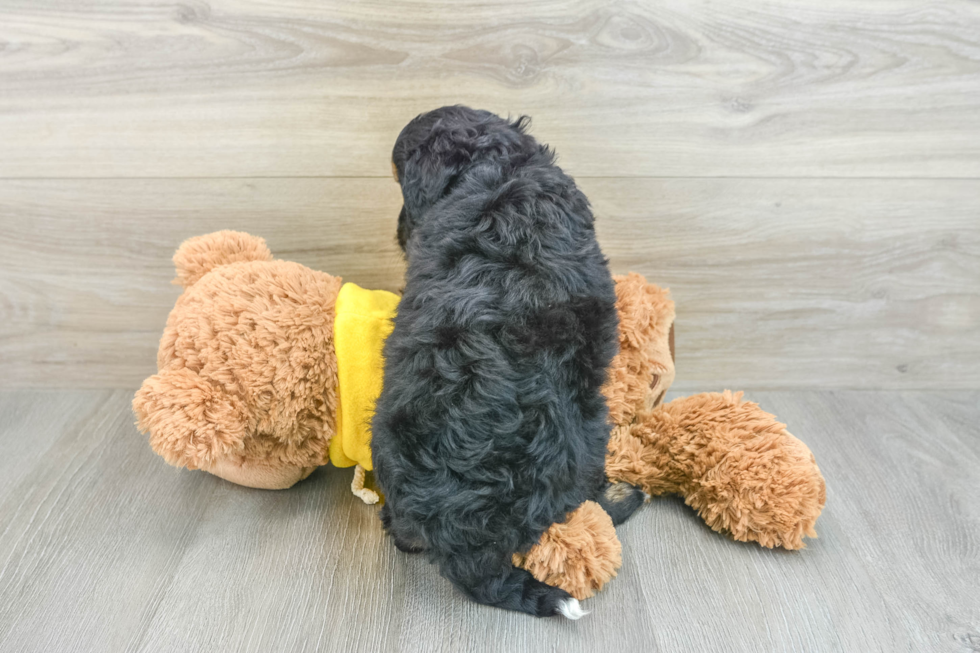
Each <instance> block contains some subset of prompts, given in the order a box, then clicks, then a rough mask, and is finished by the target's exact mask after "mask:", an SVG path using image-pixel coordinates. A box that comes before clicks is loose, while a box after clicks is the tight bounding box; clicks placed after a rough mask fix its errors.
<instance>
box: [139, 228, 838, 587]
mask: <svg viewBox="0 0 980 653" xmlns="http://www.w3.org/2000/svg"><path fill="white" fill-rule="evenodd" d="M174 263H175V265H176V267H177V279H176V280H175V282H176V283H180V284H181V285H183V286H184V292H183V294H182V295H181V296H180V298H178V300H177V303H176V305H175V307H174V309H173V311H171V313H170V316H169V318H168V320H167V326H166V328H165V330H164V334H163V338H162V339H161V341H160V349H159V352H158V355H157V365H158V369H159V371H158V373H157V374H155V375H153V376H151V377H149V378H148V379H146V381H144V382H143V385H142V387H141V388H140V389H139V391H138V392H137V393H136V397H135V398H134V400H133V409H134V412H135V413H136V416H137V424H138V426H139V428H140V430H141V431H143V432H148V433H149V434H150V445H151V446H152V448H153V450H154V451H156V452H157V453H158V454H160V455H161V456H163V457H164V459H165V460H166V461H167V462H168V463H170V464H172V465H176V466H183V467H187V468H189V469H202V470H205V471H207V472H210V473H212V474H214V475H216V476H219V477H221V478H224V479H226V480H228V481H231V482H233V483H237V484H240V485H246V486H249V487H256V488H267V489H282V488H288V487H290V486H291V485H293V484H295V483H296V482H298V481H300V480H302V479H304V478H306V477H307V476H309V475H310V474H311V473H312V472H313V470H314V469H316V468H317V467H319V466H322V465H325V464H327V462H328V461H329V462H332V463H333V464H334V465H335V466H352V467H355V474H354V481H353V483H352V490H353V491H354V493H355V494H357V495H358V496H359V497H360V498H361V499H362V500H364V501H365V502H367V503H373V502H376V501H377V500H378V495H377V494H376V493H374V492H373V491H372V490H370V489H369V488H367V487H365V485H364V481H365V473H366V472H367V471H369V470H370V469H371V461H370V430H369V428H368V426H369V423H370V414H371V410H372V408H373V402H374V400H375V399H376V398H377V396H378V393H379V392H380V389H381V386H380V379H381V365H382V361H381V346H382V345H383V342H384V338H385V337H386V336H387V335H388V333H389V332H390V322H391V319H390V318H391V317H392V316H393V315H394V311H395V308H396V306H397V301H398V297H397V296H396V295H394V294H392V293H387V292H385V291H368V290H364V289H361V288H359V287H357V286H355V285H354V284H342V283H341V280H340V279H339V278H337V277H333V276H331V275H328V274H325V273H322V272H317V271H314V270H311V269H309V268H306V267H304V266H302V265H299V264H297V263H292V262H288V261H279V260H274V259H273V258H272V255H271V253H270V252H269V249H268V248H267V247H266V245H265V241H264V240H262V239H261V238H256V237H254V236H250V235H248V234H244V233H240V232H232V231H222V232H217V233H213V234H208V235H205V236H200V237H197V238H192V239H190V240H188V241H186V242H185V243H183V244H182V245H181V246H180V248H179V249H178V250H177V252H176V254H175V255H174ZM616 294H617V308H618V310H619V319H620V325H619V330H620V352H619V354H617V356H616V357H615V358H614V359H613V362H612V365H611V367H610V370H609V376H608V380H607V383H606V385H605V388H604V393H605V395H606V398H607V400H608V402H609V413H610V420H611V422H612V423H613V432H612V436H611V438H610V443H609V453H608V456H607V459H606V472H607V476H608V477H609V479H610V480H611V481H613V485H612V486H611V487H610V488H609V490H607V492H608V493H609V494H608V495H607V497H606V498H607V499H610V500H612V501H615V500H616V499H617V498H618V495H621V496H622V497H623V498H626V497H628V496H629V495H630V494H631V493H629V492H619V488H625V487H626V486H624V485H619V484H623V483H626V484H630V485H634V486H639V487H641V488H642V489H643V490H644V491H645V492H646V493H647V494H650V495H659V494H666V493H676V494H681V495H682V496H684V497H685V500H686V502H687V503H688V504H689V505H691V506H692V507H694V508H695V509H696V510H697V511H698V512H699V514H700V515H701V516H702V517H703V518H704V519H705V521H706V522H707V523H708V525H709V526H710V527H711V528H713V529H715V530H717V531H720V532H723V533H727V534H729V535H730V536H732V537H733V538H734V539H736V540H742V541H756V542H759V543H760V544H762V545H763V546H767V547H772V546H782V547H784V548H787V549H797V548H802V547H803V546H804V544H803V541H802V538H803V536H804V535H807V536H810V537H814V536H815V535H816V533H815V531H814V528H813V527H814V524H815V522H816V519H817V517H818V516H819V514H820V511H821V510H822V508H823V505H824V500H825V492H824V481H823V478H822V476H821V475H820V471H819V469H818V468H817V466H816V463H815V462H814V459H813V456H812V455H811V454H810V451H809V450H808V449H807V448H806V446H805V445H804V444H803V443H802V442H800V441H799V440H797V439H796V438H794V437H793V436H792V435H790V434H789V433H788V432H787V431H786V430H785V426H784V425H783V424H780V423H778V422H777V421H776V420H775V419H774V418H773V416H772V415H769V414H767V413H765V412H763V411H761V410H760V409H759V408H758V406H757V405H756V404H753V403H750V402H745V401H742V399H741V393H736V394H732V393H729V392H727V391H726V392H725V393H724V394H702V395H695V396H692V397H685V398H681V399H676V400H674V401H672V402H670V403H668V404H662V403H661V402H662V400H663V398H664V394H665V393H666V391H667V389H668V388H669V386H670V384H671V383H672V381H673V378H674V363H673V320H674V307H673V302H671V300H670V298H669V295H668V293H667V291H665V290H662V289H660V288H658V287H657V286H654V285H653V284H649V283H647V282H646V280H645V279H643V277H641V276H640V275H637V274H630V275H628V276H625V277H616ZM514 562H515V564H517V565H520V566H522V567H524V568H526V569H528V570H529V571H530V572H531V573H532V574H534V575H535V577H537V578H539V579H540V580H543V581H545V582H547V583H549V584H553V585H557V586H560V587H562V588H563V589H565V590H567V591H568V592H569V593H570V594H572V596H574V597H576V598H579V599H582V598H586V597H588V596H591V595H592V594H593V593H594V592H595V591H596V590H598V589H600V588H601V587H602V586H603V584H604V583H605V582H607V581H608V580H609V579H611V578H612V577H613V576H615V575H616V571H617V569H618V568H619V566H620V564H621V547H620V543H619V540H618V539H617V538H616V533H615V529H614V527H613V524H612V520H611V519H610V517H609V516H608V515H607V514H606V513H605V512H604V511H603V510H602V508H600V507H599V505H598V504H597V503H594V502H586V503H584V504H583V505H582V506H580V507H579V508H578V509H577V510H575V511H574V512H572V513H570V514H569V516H568V517H567V519H566V521H565V522H564V523H561V524H555V525H553V526H552V527H551V529H549V530H548V531H547V532H546V533H545V534H544V535H543V536H542V538H541V540H540V541H539V543H538V544H537V545H535V546H534V547H533V548H532V549H531V550H530V551H527V552H516V553H515V556H514Z"/></svg>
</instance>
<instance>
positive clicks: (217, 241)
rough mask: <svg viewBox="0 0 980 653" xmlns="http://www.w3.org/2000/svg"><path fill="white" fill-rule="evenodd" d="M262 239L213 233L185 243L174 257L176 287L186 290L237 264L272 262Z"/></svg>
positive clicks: (235, 233)
mask: <svg viewBox="0 0 980 653" xmlns="http://www.w3.org/2000/svg"><path fill="white" fill-rule="evenodd" d="M271 260H272V252H270V251H269V248H268V247H266V244H265V239H263V238H259V237H258V236H252V235H250V234H247V233H244V232H241V231H216V232H214V233H211V234H205V235H203V236H196V237H194V238H188V239H187V240H185V241H184V242H183V243H182V244H181V246H180V247H179V248H177V251H176V253H174V266H176V268H177V278H176V279H174V283H175V284H179V285H181V286H183V287H184V288H188V287H190V286H192V285H193V284H195V283H197V281H198V280H199V279H200V278H201V277H203V276H204V275H205V274H207V273H208V272H210V271H211V270H213V269H214V268H216V267H218V266H219V265H228V264H229V263H237V262H240V261H271Z"/></svg>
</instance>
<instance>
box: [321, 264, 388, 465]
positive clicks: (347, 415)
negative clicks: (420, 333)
mask: <svg viewBox="0 0 980 653" xmlns="http://www.w3.org/2000/svg"><path fill="white" fill-rule="evenodd" d="M398 300H399V297H398V295H396V294H394V293H390V292H388V291H387V290H365V289H364V288H361V287H360V286H358V285H356V284H353V283H345V284H344V285H343V286H341V287H340V293H339V294H338V295H337V302H336V314H335V316H334V323H333V339H334V343H333V344H334V350H335V351H336V352H337V383H338V386H339V387H338V394H339V402H338V403H339V405H338V410H337V432H336V434H335V435H334V436H333V438H332V439H331V440H330V462H332V463H333V464H334V466H336V467H353V466H354V465H359V466H360V467H362V468H364V469H367V470H371V469H373V468H374V465H373V463H372V462H371V418H372V416H373V415H374V405H375V402H377V400H378V396H379V395H380V394H381V383H382V380H383V379H382V376H383V370H384V360H383V358H382V356H381V349H382V347H383V346H384V342H385V338H387V337H388V336H389V335H390V334H391V330H392V329H393V328H394V321H393V319H394V317H395V312H396V309H397V308H398ZM361 479H362V484H363V473H362V474H361ZM355 482H356V481H355Z"/></svg>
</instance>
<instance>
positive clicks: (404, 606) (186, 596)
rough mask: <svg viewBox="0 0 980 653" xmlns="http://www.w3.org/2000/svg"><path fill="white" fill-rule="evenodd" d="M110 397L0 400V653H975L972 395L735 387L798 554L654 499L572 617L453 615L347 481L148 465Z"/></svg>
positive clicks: (47, 395)
mask: <svg viewBox="0 0 980 653" xmlns="http://www.w3.org/2000/svg"><path fill="white" fill-rule="evenodd" d="M130 398H131V394H130V392H128V391H95V390H88V391H36V390H35V391H7V392H2V393H0V424H3V425H4V455H3V456H0V651H4V652H7V651H10V652H14V651H16V652H18V653H27V652H32V651H38V652H45V653H47V652H50V651H174V652H181V653H185V652H189V651H257V652H265V651H314V650H319V651H338V652H351V651H374V652H380V651H405V652H411V653H416V652H420V651H445V652H447V653H449V652H452V653H455V652H457V651H468V652H482V651H506V652H508V653H509V652H514V651H517V652H524V651H528V652H530V651H538V650H548V651H560V652H562V653H565V652H574V651H623V652H624V653H625V652H633V651H645V652H646V651H650V652H653V651H663V652H668V651H683V652H688V651H750V652H753V653H755V652H758V651H807V652H812V651H821V652H825V651H847V652H852V651H888V652H893V651H916V652H919V651H950V652H954V651H957V652H962V651H973V650H977V648H978V647H980V592H978V587H980V501H978V500H977V499H978V494H977V487H980V436H978V430H977V429H978V427H977V424H980V392H966V391H959V392H947V393H933V392H900V393H895V392H831V391H823V392H798V391H794V392H759V393H755V394H754V396H753V399H756V400H758V401H759V402H760V403H761V404H762V406H763V407H764V408H766V409H768V410H770V411H773V412H775V413H776V414H777V415H779V416H780V417H781V418H782V419H784V420H786V421H787V422H788V423H789V424H790V425H791V427H792V430H793V431H794V433H795V434H796V435H798V436H799V437H801V438H803V439H804V440H805V441H806V442H807V443H808V444H809V446H810V447H811V449H812V450H813V452H814V454H815V455H816V457H817V460H818V461H819V463H820V466H821V469H822V471H823V473H824V475H825V477H826V479H827V486H828V498H827V508H826V510H825V512H824V514H823V516H822V517H821V518H820V521H819V522H818V524H817V530H818V531H819V534H820V537H819V538H818V539H816V540H813V541H811V543H810V544H809V546H808V547H807V548H806V549H805V550H803V551H799V552H793V553H790V552H785V551H769V550H764V549H761V548H760V547H758V546H756V545H751V544H740V543H735V542H731V541H729V540H727V539H725V538H723V537H721V536H719V535H717V534H716V533H714V532H712V531H710V530H709V529H707V528H706V527H705V526H704V525H703V524H702V523H701V522H700V521H699V520H698V518H697V517H696V515H695V514H694V513H693V512H692V511H691V510H690V509H688V508H687V507H686V506H684V505H683V503H682V502H681V501H679V500H677V499H673V498H664V499H657V500H654V501H653V502H652V503H651V504H649V505H647V506H645V507H644V508H643V509H641V511H640V512H639V513H637V514H636V515H635V516H634V517H633V519H632V520H631V521H629V522H627V524H625V525H623V526H621V527H620V529H619V535H620V539H621V540H622V542H623V568H622V570H621V572H620V574H619V577H618V578H616V579H615V580H614V581H613V582H612V583H611V584H610V585H609V586H608V587H607V589H606V590H604V591H603V592H601V593H600V594H599V595H598V596H597V597H596V598H593V599H591V600H589V601H587V602H586V606H587V608H588V609H590V610H591V611H592V613H591V614H590V615H588V616H587V617H585V618H584V619H583V620H581V621H579V622H569V621H566V620H563V619H559V618H553V619H546V620H536V619H534V618H532V617H527V616H523V615H518V614H512V613H507V612H504V611H501V610H497V609H492V608H486V607H482V606H477V605H474V604H472V603H469V602H467V601H466V600H464V599H463V598H462V597H461V596H460V595H459V594H457V593H456V592H455V591H454V590H453V589H452V588H451V586H450V585H449V583H448V582H446V581H445V580H443V579H442V578H440V577H439V576H438V574H437V573H436V571H435V569H434V568H432V567H431V566H429V565H428V564H427V563H426V562H425V561H424V560H423V559H422V558H420V557H418V556H410V555H406V554H402V553H398V552H396V551H395V549H394V547H393V546H392V544H391V542H390V541H389V540H388V539H387V538H386V537H385V536H384V535H383V534H382V531H381V527H380V523H379V520H378V519H377V517H376V514H375V512H376V509H375V508H373V507H369V506H366V505H364V504H362V503H360V501H358V500H356V499H354V498H353V497H352V496H351V494H350V492H349V489H348V484H349V470H346V471H345V470H336V469H329V468H324V469H321V470H320V471H318V472H317V473H315V474H314V475H313V476H312V477H311V478H310V479H308V480H307V481H305V482H303V483H301V484H300V485H298V486H297V487H294V488H292V489H290V490H286V491H281V492H273V491H260V490H250V489H246V488H242V487H238V486H235V485H232V484H229V483H226V482H224V481H221V480H219V479H216V478H214V477H211V476H208V475H207V474H204V473H203V472H190V471H186V470H180V471H178V470H176V469H174V468H171V467H168V466H167V465H166V464H165V463H164V462H163V461H162V460H161V459H160V458H158V457H157V456H155V455H154V454H153V453H152V452H151V450H150V448H149V446H148V445H147V443H146V441H145V439H144V438H143V437H142V436H140V435H139V434H138V433H137V432H136V430H135V428H134V427H133V425H132V421H133V418H132V415H131V413H130V409H129V402H130Z"/></svg>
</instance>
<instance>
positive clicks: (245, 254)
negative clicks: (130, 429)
mask: <svg viewBox="0 0 980 653" xmlns="http://www.w3.org/2000/svg"><path fill="white" fill-rule="evenodd" d="M174 263H175V264H176V266H177V279H178V281H179V282H180V283H182V284H183V285H184V286H185V290H184V293H183V294H182V295H181V296H180V297H179V298H178V299H177V304H176V306H174V309H173V311H171V313H170V317H169V318H168V319H167V326H166V328H165V329H164V333H163V338H162V339H161V341H160V349H159V352H158V355H157V366H158V369H159V372H158V373H157V374H155V375H153V376H151V377H150V378H148V379H147V380H146V381H144V382H143V385H142V387H141V388H140V389H139V391H138V392H137V393H136V397H135V399H134V400H133V410H134V411H135V413H136V416H137V418H138V426H139V428H140V430H142V431H148V432H149V433H150V445H151V446H152V447H153V450H154V451H156V452H157V453H158V454H160V455H161V456H163V457H164V459H165V460H166V461H167V462H169V463H170V464H172V465H178V466H184V467H187V468H189V469H204V470H207V471H210V472H211V473H214V474H216V475H218V476H222V477H224V478H227V479H228V480H231V481H233V482H236V483H241V484H244V485H249V486H251V487H264V488H276V487H289V485H292V484H293V483H295V482H296V481H298V480H300V479H301V478H305V477H306V476H308V475H309V474H310V472H312V470H313V469H314V468H316V467H318V466H320V465H323V464H324V463H325V460H326V451H327V445H328V443H329V441H330V438H331V437H332V436H333V434H334V425H335V411H336V408H337V358H336V354H335V352H334V349H333V318H334V301H335V300H336V298H337V293H338V292H339V290H340V285H341V280H340V279H339V278H337V277H333V276H330V275H328V274H324V273H322V272H316V271H314V270H310V269H309V268H306V267H304V266H302V265H299V264H298V263H292V262H288V261H275V260H271V254H270V253H269V250H268V248H266V246H265V241H263V240H262V239H261V238H255V237H252V236H248V235H247V234H242V233H238V232H227V231H222V232H218V233H214V234H208V235H206V236H200V237H198V238H192V239H190V240H188V241H187V242H185V243H184V244H183V245H181V247H180V249H178V250H177V253H176V254H175V255H174Z"/></svg>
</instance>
